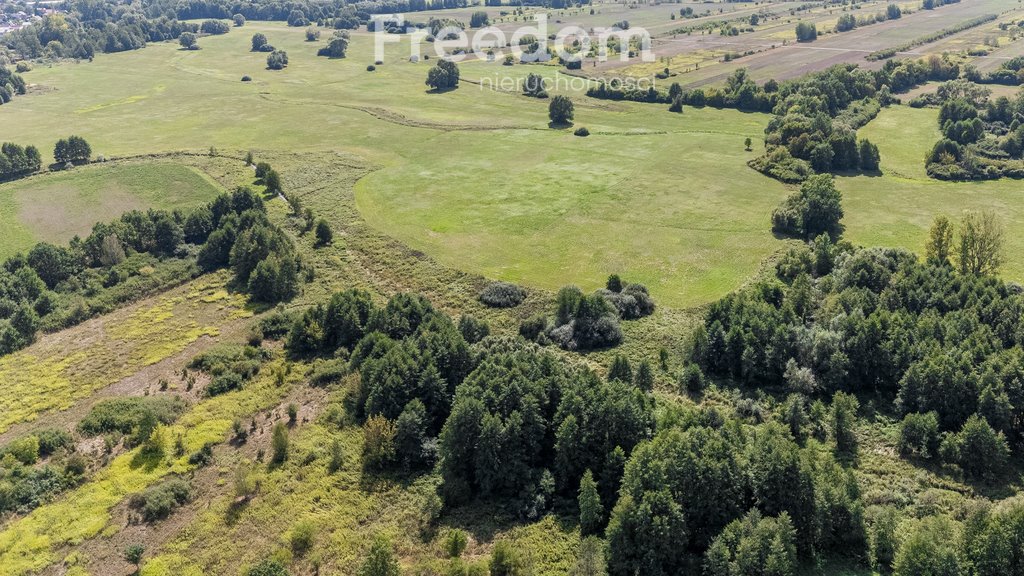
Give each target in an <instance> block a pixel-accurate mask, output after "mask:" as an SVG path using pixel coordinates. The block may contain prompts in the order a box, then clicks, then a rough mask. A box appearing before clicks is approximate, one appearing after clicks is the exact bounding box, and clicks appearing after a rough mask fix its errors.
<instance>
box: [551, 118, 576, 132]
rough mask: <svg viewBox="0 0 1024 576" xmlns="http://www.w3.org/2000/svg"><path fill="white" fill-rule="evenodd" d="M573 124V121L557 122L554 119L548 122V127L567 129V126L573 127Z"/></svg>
mask: <svg viewBox="0 0 1024 576" xmlns="http://www.w3.org/2000/svg"><path fill="white" fill-rule="evenodd" d="M573 126H574V124H573V123H572V122H555V121H554V120H552V121H551V122H548V128H551V129H552V130H565V129H567V128H572V127H573Z"/></svg>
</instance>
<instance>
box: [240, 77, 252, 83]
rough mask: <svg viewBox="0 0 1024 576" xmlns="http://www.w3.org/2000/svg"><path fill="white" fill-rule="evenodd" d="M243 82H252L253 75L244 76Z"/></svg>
mask: <svg viewBox="0 0 1024 576" xmlns="http://www.w3.org/2000/svg"><path fill="white" fill-rule="evenodd" d="M242 82H252V76H242Z"/></svg>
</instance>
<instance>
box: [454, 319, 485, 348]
mask: <svg viewBox="0 0 1024 576" xmlns="http://www.w3.org/2000/svg"><path fill="white" fill-rule="evenodd" d="M459 332H460V333H462V337H463V338H464V339H465V340H466V342H468V343H470V344H476V343H477V342H479V341H481V340H483V339H484V338H486V337H487V336H488V335H489V334H490V333H491V328H490V326H488V325H487V323H486V322H483V321H481V320H477V319H476V318H474V317H472V316H470V315H468V314H463V315H462V317H461V318H459Z"/></svg>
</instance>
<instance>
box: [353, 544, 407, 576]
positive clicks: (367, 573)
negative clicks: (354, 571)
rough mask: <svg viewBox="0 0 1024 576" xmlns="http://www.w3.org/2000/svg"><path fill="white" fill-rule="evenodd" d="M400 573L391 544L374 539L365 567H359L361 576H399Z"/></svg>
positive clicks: (364, 563)
mask: <svg viewBox="0 0 1024 576" xmlns="http://www.w3.org/2000/svg"><path fill="white" fill-rule="evenodd" d="M400 573H401V570H400V569H399V567H398V559H397V558H395V553H394V551H392V549H391V542H388V540H387V539H386V538H384V537H382V536H378V537H377V538H375V539H374V541H373V546H371V547H370V552H369V554H367V555H366V560H365V561H364V562H363V565H362V566H360V567H359V576H398V575H399V574H400Z"/></svg>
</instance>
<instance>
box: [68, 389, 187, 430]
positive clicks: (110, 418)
mask: <svg viewBox="0 0 1024 576" xmlns="http://www.w3.org/2000/svg"><path fill="white" fill-rule="evenodd" d="M184 411H185V402H184V400H182V399H181V398H177V397H175V398H167V397H163V396H160V397H154V396H143V397H138V398H112V399H108V400H102V401H100V402H99V403H97V404H96V405H95V406H93V407H92V409H91V410H89V413H88V414H86V415H85V418H82V421H81V422H79V423H78V429H79V430H80V431H81V432H82V433H83V434H85V435H86V436H96V435H98V434H106V433H109V432H120V433H122V434H131V433H132V432H133V430H135V429H136V428H137V427H138V426H139V425H140V424H142V423H143V421H146V420H149V421H151V422H152V423H153V425H155V424H156V423H162V424H170V423H171V422H174V421H175V420H177V419H178V416H180V415H181V413H182V412H184Z"/></svg>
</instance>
